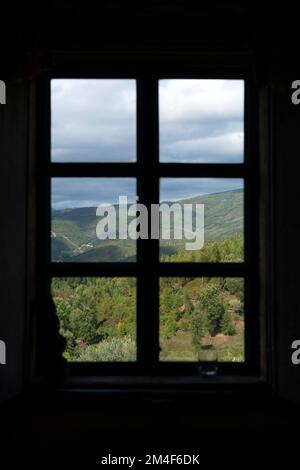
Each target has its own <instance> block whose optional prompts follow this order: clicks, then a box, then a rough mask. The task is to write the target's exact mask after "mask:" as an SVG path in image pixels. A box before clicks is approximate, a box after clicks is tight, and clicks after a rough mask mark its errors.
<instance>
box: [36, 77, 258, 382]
mask: <svg viewBox="0 0 300 470" xmlns="http://www.w3.org/2000/svg"><path fill="white" fill-rule="evenodd" d="M174 76H175V75H172V76H170V77H168V76H165V75H163V76H158V75H156V74H153V72H152V74H151V73H148V74H146V75H139V74H138V73H137V74H136V76H134V77H129V78H128V77H126V78H122V77H120V76H117V77H114V76H113V77H112V78H111V77H109V78H107V77H104V78H101V77H99V78H97V79H95V78H93V79H81V78H80V79H77V78H72V79H69V78H66V79H64V78H53V79H52V80H50V81H49V90H50V96H51V139H49V142H51V145H49V146H48V147H47V154H48V163H47V166H46V171H44V174H45V178H44V180H43V195H44V199H43V201H44V202H43V204H44V203H45V201H46V207H48V210H47V213H46V215H45V219H44V225H43V230H44V232H43V237H44V238H43V240H44V241H45V245H46V246H47V247H48V249H47V251H46V260H45V258H44V259H43V261H42V264H43V266H44V267H45V265H46V269H44V270H43V272H45V273H46V280H47V283H48V285H50V284H51V289H52V296H53V299H54V302H55V305H56V309H57V314H58V317H59V321H60V328H61V333H62V334H63V335H64V336H65V338H66V340H67V347H66V351H65V357H66V358H67V359H68V360H69V361H70V362H71V366H72V370H74V372H80V373H82V372H85V371H86V372H87V373H89V372H91V371H93V373H94V372H96V373H117V374H122V373H126V374H127V373H132V374H143V375H145V374H178V373H179V374H192V375H194V374H197V373H198V365H197V360H198V359H199V354H200V353H201V351H203V350H204V349H205V348H206V347H211V348H213V349H214V350H215V351H216V354H217V357H218V362H219V373H220V374H241V373H252V372H254V371H256V370H257V367H258V353H259V351H258V349H259V347H258V344H259V341H258V306H257V305H256V300H255V299H256V298H257V285H258V270H257V261H256V260H257V253H256V250H257V232H258V231H257V210H256V208H257V197H256V192H255V191H256V188H257V186H256V185H257V179H256V166H257V163H256V155H255V154H254V151H253V148H254V146H253V145H252V144H251V142H252V140H253V137H252V134H251V133H252V130H251V125H250V124H251V120H250V119H249V105H250V83H249V81H248V79H245V78H244V77H239V78H237V77H234V78H232V77H230V78H227V77H226V76H224V77H222V78H220V77H218V78H217V79H216V78H211V79H210V78H209V79H207V78H205V79H203V78H201V75H200V74H198V75H197V76H194V77H192V78H191V79H187V78H186V77H184V78H182V77H180V78H176V76H175V78H174ZM187 76H188V74H187ZM49 131H50V126H49ZM120 196H123V197H124V196H126V198H127V199H126V200H125V202H124V207H123V208H125V209H126V210H127V209H128V208H129V206H130V205H131V204H134V203H137V202H138V203H139V204H143V205H145V207H146V208H147V209H148V213H147V222H148V228H149V227H151V223H152V217H151V215H152V213H151V210H150V207H151V205H152V204H156V205H157V204H159V203H161V204H162V205H164V210H161V211H160V219H159V220H160V227H159V236H158V237H154V238H146V237H139V238H137V239H136V240H135V239H134V238H131V237H128V234H129V232H126V236H125V233H123V235H124V236H122V232H121V230H120V225H118V224H120V218H121V205H120V204H119V202H120V199H119V197H120ZM118 201H119V202H118ZM172 204H177V206H178V207H179V208H185V207H189V208H190V209H189V210H190V220H191V221H192V222H191V223H192V225H191V229H190V232H192V233H191V234H190V235H191V236H189V231H188V230H187V231H184V235H185V237H186V238H183V239H179V238H176V236H175V232H176V228H177V225H176V224H177V222H176V220H177V221H178V219H175V215H174V214H173V213H172ZM193 204H194V205H195V204H198V205H199V207H200V206H201V207H203V208H204V209H203V214H204V215H203V227H201V229H203V233H204V244H202V245H203V246H202V245H201V247H200V246H198V247H197V249H190V250H188V249H186V246H187V245H186V242H188V241H189V242H191V239H192V235H193V236H194V235H195V231H197V227H195V222H194V216H195V210H194V206H193ZM43 207H45V206H44V205H43ZM108 207H113V208H114V214H115V215H116V224H117V229H116V230H115V231H114V230H110V229H108V230H107V232H109V236H107V238H106V239H99V237H98V235H97V230H96V227H97V224H98V221H99V220H103V219H101V218H100V219H99V212H97V208H98V210H99V208H100V212H101V216H102V217H103V216H104V213H105V215H107V214H108V213H109V211H108V209H107V208H108ZM101 208H102V210H101ZM182 210H183V212H182V213H183V214H184V210H185V209H182ZM138 213H139V212H138ZM187 213H188V212H187ZM128 217H129V219H127V221H128V220H129V222H130V221H132V220H133V214H132V213H131V215H129V212H128ZM163 217H166V219H165V220H167V219H168V220H169V223H170V225H169V230H165V228H164V224H163V223H162V220H163ZM180 223H183V222H182V221H181V222H180ZM139 228H140V227H139ZM198 229H199V227H198ZM199 230H200V229H199ZM49 233H51V236H50V237H49V235H48V234H49ZM45 245H43V246H45ZM47 266H48V268H49V269H48V268H47ZM49 273H50V276H49ZM49 278H51V279H49ZM49 281H51V282H50V284H49ZM199 351H200V353H199Z"/></svg>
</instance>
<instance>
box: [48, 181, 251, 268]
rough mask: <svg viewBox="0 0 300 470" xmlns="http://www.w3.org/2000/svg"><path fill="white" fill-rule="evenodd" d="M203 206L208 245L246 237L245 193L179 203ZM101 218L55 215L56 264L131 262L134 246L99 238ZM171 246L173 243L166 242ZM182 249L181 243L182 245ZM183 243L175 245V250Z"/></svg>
mask: <svg viewBox="0 0 300 470" xmlns="http://www.w3.org/2000/svg"><path fill="white" fill-rule="evenodd" d="M177 202H178V203H179V204H184V203H194V204H195V203H198V204H204V214H205V243H209V242H216V241H222V240H226V239H228V238H230V237H232V236H234V235H242V234H243V190H242V189H238V190H233V191H225V192H220V193H213V194H207V195H203V196H197V197H193V198H191V199H185V200H181V201H177ZM99 220H100V218H99V217H97V216H96V208H95V207H81V208H74V209H63V210H53V211H52V230H51V242H52V259H53V260H54V261H81V262H84V261H121V260H122V261H132V260H134V258H135V242H133V241H132V240H130V239H129V240H104V241H101V240H99V239H98V238H97V237H96V225H97V223H98V222H99ZM162 245H163V246H164V245H165V246H170V242H163V244H162ZM181 245H182V243H181ZM179 246H180V243H178V241H176V244H175V248H174V247H173V249H175V251H176V247H179Z"/></svg>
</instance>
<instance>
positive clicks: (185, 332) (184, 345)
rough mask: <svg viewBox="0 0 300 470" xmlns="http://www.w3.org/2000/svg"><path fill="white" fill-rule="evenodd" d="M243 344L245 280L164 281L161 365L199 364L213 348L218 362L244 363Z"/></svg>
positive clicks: (161, 301)
mask: <svg viewBox="0 0 300 470" xmlns="http://www.w3.org/2000/svg"><path fill="white" fill-rule="evenodd" d="M244 344H245V343H244V280H243V279H242V278H203V277H199V278H184V277H181V278H175V277H166V278H161V280H160V347H161V353H160V360H161V361H196V360H198V357H199V356H198V354H201V350H202V349H203V350H205V347H206V348H207V346H210V347H212V348H213V349H214V350H215V351H216V353H217V359H218V361H219V362H243V361H244V360H245V359H244Z"/></svg>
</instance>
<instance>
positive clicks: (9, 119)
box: [0, 80, 28, 400]
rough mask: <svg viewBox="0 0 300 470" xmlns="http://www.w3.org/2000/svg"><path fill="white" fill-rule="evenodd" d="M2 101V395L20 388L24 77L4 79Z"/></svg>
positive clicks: (23, 295) (23, 306)
mask: <svg viewBox="0 0 300 470" xmlns="http://www.w3.org/2000/svg"><path fill="white" fill-rule="evenodd" d="M6 85H7V86H6V104H5V105H1V106H0V191H1V213H2V217H1V230H0V247H1V249H0V266H1V269H0V289H1V294H0V339H2V340H3V341H5V343H6V361H7V364H6V365H0V399H1V400H4V399H5V398H8V397H12V396H14V395H16V394H18V393H20V392H21V388H22V367H23V359H24V358H23V347H24V342H23V338H24V318H25V309H26V292H25V282H26V240H27V235H26V210H27V202H26V198H27V195H26V194H27V193H26V184H27V182H26V175H27V130H28V115H27V111H28V108H27V105H28V95H27V84H26V81H23V80H12V81H8V82H7V83H6Z"/></svg>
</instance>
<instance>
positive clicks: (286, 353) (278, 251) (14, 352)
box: [0, 1, 300, 403]
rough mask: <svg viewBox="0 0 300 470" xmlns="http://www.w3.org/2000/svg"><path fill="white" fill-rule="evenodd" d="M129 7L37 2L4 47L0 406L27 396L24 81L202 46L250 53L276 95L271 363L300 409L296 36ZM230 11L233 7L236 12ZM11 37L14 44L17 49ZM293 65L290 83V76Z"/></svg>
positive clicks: (177, 11) (239, 22) (215, 18)
mask: <svg viewBox="0 0 300 470" xmlns="http://www.w3.org/2000/svg"><path fill="white" fill-rule="evenodd" d="M121 3H122V2H112V3H111V4H110V2H105V4H106V6H107V8H106V10H105V9H104V10H101V11H100V10H99V8H100V7H97V8H96V7H95V8H96V10H95V12H96V13H94V10H93V8H94V7H89V4H86V6H85V7H82V8H81V9H80V8H79V4H80V2H74V5H75V6H74V5H73V7H74V8H73V7H72V2H61V3H60V4H59V2H52V3H51V2H49V3H47V4H46V7H45V11H44V13H42V12H41V11H40V8H39V7H36V9H35V7H33V6H32V5H31V2H29V4H28V5H29V7H30V8H31V9H30V8H29V9H28V10H26V12H25V13H24V17H23V18H21V16H22V12H20V11H19V12H18V15H17V18H16V20H15V21H14V20H13V18H14V16H13V15H11V16H10V19H9V20H8V24H9V25H10V27H11V28H13V29H11V31H10V36H7V37H6V39H3V41H2V50H3V55H2V56H1V57H2V59H3V60H2V62H1V64H2V67H1V69H0V73H2V71H3V76H1V75H0V79H6V77H8V80H7V104H6V105H0V160H1V164H0V165H1V173H0V188H1V202H2V225H1V232H0V253H1V255H0V256H1V281H0V282H1V284H0V287H1V296H0V339H3V340H5V341H6V344H7V365H6V366H0V400H4V399H6V398H7V397H12V396H14V395H16V394H18V393H20V391H21V389H22V377H23V369H22V367H23V360H24V357H23V350H24V344H23V338H24V335H25V328H24V319H25V316H26V299H27V298H28V295H29V296H30V295H31V293H30V292H26V288H25V286H26V283H27V277H26V274H27V271H26V247H27V246H28V244H27V242H28V240H27V238H26V234H27V227H26V211H27V199H28V187H27V185H28V179H27V174H28V167H27V162H28V130H29V127H28V126H29V122H30V121H29V118H28V116H29V114H28V113H29V101H28V96H29V95H28V85H27V80H26V78H25V77H27V76H28V75H30V74H32V73H34V72H36V70H38V68H39V67H40V68H43V67H46V68H47V67H49V64H51V60H52V59H51V57H53V52H54V51H55V50H58V51H65V52H68V51H70V50H71V51H73V52H74V51H76V50H77V51H78V50H79V51H82V52H84V51H87V50H99V51H101V50H103V51H105V53H107V51H108V50H109V48H110V47H111V46H112V47H113V48H118V47H119V48H121V49H122V50H124V51H126V48H128V49H130V50H132V49H137V50H143V48H145V51H146V52H145V56H144V57H147V53H149V54H151V55H152V57H153V56H155V53H156V51H159V50H161V49H162V48H164V47H167V48H173V50H174V49H175V50H176V47H179V49H180V50H181V51H184V50H186V51H188V49H189V47H195V46H197V47H199V49H200V50H201V51H202V52H201V53H204V55H205V56H207V55H209V54H210V53H212V56H214V54H215V51H216V48H217V49H218V51H219V54H220V51H221V53H222V50H223V52H224V54H225V53H227V52H228V51H231V53H232V56H234V54H235V53H236V52H238V53H239V54H240V55H241V51H242V50H244V51H245V50H246V51H248V53H249V51H250V53H251V54H250V55H251V57H254V61H253V64H254V68H255V71H256V72H257V74H258V76H259V75H260V74H262V76H263V80H262V81H263V86H264V87H269V101H268V105H267V108H268V111H267V121H268V126H267V128H268V132H269V134H268V137H267V138H268V139H269V142H268V153H269V158H270V160H269V162H270V168H271V169H270V172H271V177H272V182H271V190H272V193H271V202H272V204H271V206H272V214H273V222H274V225H273V226H272V227H271V232H272V236H271V237H270V240H271V241H272V243H273V245H272V246H271V249H270V253H271V254H272V262H271V269H272V273H271V274H272V280H273V281H272V284H271V283H270V285H269V289H270V292H271V297H272V299H271V302H269V304H268V305H269V308H270V312H269V313H270V320H271V324H272V329H273V330H274V335H275V336H274V337H275V341H274V343H273V344H271V345H270V348H269V358H270V357H271V356H272V351H274V359H275V362H274V363H273V370H274V372H275V376H274V382H275V383H276V384H277V390H278V391H279V394H280V396H282V397H283V398H288V399H291V400H293V401H295V402H298V403H299V402H300V379H299V376H300V374H299V372H300V366H298V367H297V366H294V365H292V364H291V360H290V357H291V348H290V345H291V342H292V340H294V339H297V338H298V337H299V338H300V315H299V292H298V279H299V273H298V271H297V263H298V261H300V260H299V254H298V250H297V244H298V240H299V235H300V234H299V230H300V229H299V221H298V199H299V197H298V196H299V183H298V180H297V179H298V172H297V169H298V166H299V165H298V158H299V157H298V153H299V146H300V144H299V138H298V136H299V129H300V127H299V125H300V122H299V119H300V114H299V113H300V106H299V108H297V107H295V106H293V105H292V104H291V100H290V94H291V93H290V84H291V81H292V80H294V79H299V78H300V73H298V72H299V69H298V67H297V63H296V62H295V57H296V56H295V55H294V54H293V53H292V51H291V48H292V47H293V44H295V40H294V38H293V36H292V35H291V36H289V37H287V36H284V34H286V33H283V30H284V20H283V18H284V16H282V17H281V18H280V14H279V17H277V19H276V22H277V23H276V22H273V21H272V20H271V17H270V18H269V17H268V15H266V14H265V13H263V12H261V11H260V10H259V9H258V10H255V9H254V8H253V9H251V8H250V7H248V10H247V8H246V7H241V6H239V5H238V4H237V2H223V4H222V2H219V3H218V2H216V4H215V7H216V8H215V10H214V8H213V5H212V7H211V8H209V7H205V9H204V11H203V10H200V9H199V8H198V9H195V6H192V7H191V8H189V7H188V6H186V8H185V9H183V7H182V6H181V7H179V6H178V2H166V1H165V2H160V3H161V6H160V7H158V6H157V3H156V2H154V4H155V7H153V9H151V8H150V6H149V5H148V6H145V7H144V8H142V7H139V8H136V7H135V5H134V3H135V2H128V3H129V4H131V7H130V8H129V9H126V8H125V7H124V4H123V6H121ZM191 3H193V2H191ZM226 3H228V4H229V3H230V5H229V6H228V8H227V9H226ZM193 5H195V4H193ZM224 5H225V6H224ZM45 15H48V16H47V19H46V16H45ZM291 33H292V31H289V34H291ZM8 37H10V38H11V39H12V40H11V41H8ZM3 45H4V46H3ZM279 45H280V47H279ZM183 46H184V47H183ZM262 51H263V54H262ZM99 54H100V57H101V52H99ZM250 55H249V57H250ZM199 57H201V54H200V53H199ZM224 57H225V55H224ZM283 57H284V60H283ZM289 57H291V61H290V62H289ZM223 60H224V59H223ZM246 61H247V59H246ZM37 63H38V67H37ZM287 64H288V74H287V75H288V77H287V76H286V74H285V73H284V70H285V67H286V66H287ZM36 67H37V68H36ZM31 124H32V121H31ZM264 138H266V136H265V137H264ZM270 282H271V278H270Z"/></svg>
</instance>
